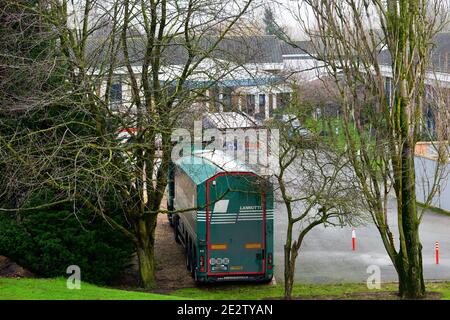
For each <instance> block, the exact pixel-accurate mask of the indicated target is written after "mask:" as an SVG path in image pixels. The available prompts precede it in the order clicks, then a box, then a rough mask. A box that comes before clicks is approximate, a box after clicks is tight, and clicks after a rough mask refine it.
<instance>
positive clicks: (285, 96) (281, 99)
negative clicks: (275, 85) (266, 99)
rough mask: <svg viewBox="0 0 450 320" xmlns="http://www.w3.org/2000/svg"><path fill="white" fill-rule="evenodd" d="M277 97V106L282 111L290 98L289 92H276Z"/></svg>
mask: <svg viewBox="0 0 450 320" xmlns="http://www.w3.org/2000/svg"><path fill="white" fill-rule="evenodd" d="M277 99H278V101H277V108H278V109H279V110H280V112H283V111H284V110H285V109H286V106H287V105H288V104H289V102H290V100H291V94H290V93H289V92H283V93H280V94H278V96H277Z"/></svg>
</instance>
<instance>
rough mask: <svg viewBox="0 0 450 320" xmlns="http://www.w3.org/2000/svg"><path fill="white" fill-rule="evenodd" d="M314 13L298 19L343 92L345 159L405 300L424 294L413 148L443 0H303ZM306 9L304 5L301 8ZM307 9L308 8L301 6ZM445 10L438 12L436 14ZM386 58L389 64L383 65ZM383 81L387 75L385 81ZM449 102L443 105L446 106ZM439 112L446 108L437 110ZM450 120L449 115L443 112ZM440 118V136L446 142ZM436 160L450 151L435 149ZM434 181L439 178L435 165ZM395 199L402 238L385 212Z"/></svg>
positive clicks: (420, 213) (421, 213)
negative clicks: (392, 194) (391, 197)
mask: <svg viewBox="0 0 450 320" xmlns="http://www.w3.org/2000/svg"><path fill="white" fill-rule="evenodd" d="M303 3H304V4H305V6H303V7H302V9H306V10H307V11H308V12H309V13H310V14H311V15H310V16H305V15H301V14H298V15H297V18H298V20H299V22H300V24H301V26H302V27H303V28H304V30H305V31H306V32H307V33H308V35H309V36H310V38H311V41H312V44H313V46H314V50H313V51H314V53H313V55H314V56H315V57H316V58H317V59H319V60H321V61H323V63H324V64H325V65H326V67H327V70H328V72H329V74H330V75H331V76H332V77H333V78H334V80H335V83H336V85H337V86H338V89H339V94H340V98H341V104H342V121H343V123H344V131H345V140H346V145H347V156H348V159H349V161H350V162H351V164H352V168H353V170H354V172H355V174H356V176H357V178H358V179H357V180H358V182H359V188H360V190H361V191H362V193H363V195H364V199H365V201H366V205H367V208H368V210H369V212H370V213H371V215H372V218H373V222H374V223H375V225H376V227H377V228H378V231H379V233H380V236H381V238H382V240H383V244H384V246H385V248H386V251H387V253H388V255H389V257H390V259H391V260H392V262H393V264H394V266H395V269H396V271H397V273H398V277H399V293H400V296H401V297H406V298H420V297H423V296H424V294H425V284H424V279H423V266H422V245H421V242H420V236H419V226H420V223H421V221H422V219H423V216H424V214H425V208H426V207H427V205H428V204H429V201H431V199H432V198H433V195H434V193H435V191H436V188H435V187H432V188H431V190H430V193H429V197H428V200H427V202H426V204H425V207H424V208H423V209H422V210H419V209H418V208H417V205H416V181H415V168H414V148H415V144H416V142H417V140H418V137H419V135H420V134H421V133H423V130H422V126H421V124H422V123H423V112H422V111H423V109H424V106H425V103H426V99H425V95H426V82H427V81H428V80H429V79H428V77H430V76H431V75H430V72H429V70H430V68H431V67H432V65H431V54H430V52H431V50H432V42H433V38H434V36H435V34H436V32H437V31H439V30H440V28H441V27H442V25H443V23H446V22H447V21H448V17H447V16H446V15H445V14H444V15H442V12H447V13H448V7H447V6H448V3H447V4H446V2H445V1H439V0H437V1H431V0H430V1H426V0H415V1H397V0H387V1H378V0H342V1H322V0H305V1H303ZM301 6H302V5H301ZM303 12H304V11H303ZM437 13H440V14H437ZM383 56H384V60H385V61H387V66H384V65H383V64H382V61H383ZM386 78H389V79H388V80H386ZM442 107H444V106H442ZM440 111H442V110H440ZM440 114H441V115H442V116H443V117H445V115H446V114H447V112H440ZM447 123H448V119H446V118H441V122H440V126H439V128H440V131H439V132H437V137H436V138H437V139H447V137H448V127H447ZM437 150H438V154H439V157H438V158H439V162H442V160H444V159H446V157H447V153H446V152H445V151H446V148H437ZM435 177H436V179H435V181H434V182H433V186H436V185H437V184H438V180H439V177H442V166H437V167H436V175H435ZM392 189H393V190H394V192H395V195H396V200H397V220H398V235H399V241H398V243H396V242H395V241H394V236H393V232H392V231H391V228H390V224H389V221H388V216H387V205H386V204H387V198H388V195H389V194H390V191H391V190H392Z"/></svg>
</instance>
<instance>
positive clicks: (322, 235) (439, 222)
mask: <svg viewBox="0 0 450 320" xmlns="http://www.w3.org/2000/svg"><path fill="white" fill-rule="evenodd" d="M388 215H389V221H390V225H391V229H392V230H393V231H394V232H395V231H396V203H395V199H391V200H390V202H389V212H388ZM286 217H287V215H286V209H285V207H284V205H283V204H282V203H277V205H276V210H275V215H274V219H275V220H274V224H275V264H276V266H275V278H276V280H277V281H278V282H283V269H284V268H283V261H284V252H283V251H284V247H283V246H284V241H285V239H286V225H287V221H286V220H287V219H286ZM351 233H352V228H351V227H350V226H348V227H344V228H341V227H327V228H324V227H323V226H319V227H317V228H316V229H314V230H312V231H311V232H310V233H309V234H308V236H307V237H306V238H305V240H304V242H303V247H302V248H301V249H300V253H299V257H298V258H297V263H296V275H295V279H296V281H297V282H302V283H339V282H365V281H367V278H368V277H369V274H368V273H367V268H368V267H369V266H370V265H377V266H379V267H380V270H381V281H382V282H389V281H397V275H396V272H395V269H394V267H393V265H392V263H391V261H390V259H389V257H388V255H387V254H386V251H385V249H384V246H383V243H382V241H381V238H380V236H379V233H378V231H377V230H376V228H375V227H374V226H373V225H370V224H368V225H366V226H359V227H357V228H356V235H357V249H356V251H352V244H351V243H352V242H351ZM395 239H398V236H395ZM436 240H438V241H439V246H440V264H439V265H436V262H435V242H436ZM421 241H422V245H423V264H424V276H425V278H426V279H427V280H450V216H445V215H442V214H438V213H435V212H432V211H427V213H426V214H425V217H424V218H423V221H422V224H421ZM397 243H398V241H397Z"/></svg>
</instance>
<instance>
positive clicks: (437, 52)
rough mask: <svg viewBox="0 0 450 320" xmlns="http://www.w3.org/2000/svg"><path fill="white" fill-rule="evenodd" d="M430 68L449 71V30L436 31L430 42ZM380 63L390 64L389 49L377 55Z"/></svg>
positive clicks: (437, 70)
mask: <svg viewBox="0 0 450 320" xmlns="http://www.w3.org/2000/svg"><path fill="white" fill-rule="evenodd" d="M431 58H432V69H433V71H436V72H444V73H449V72H450V32H441V33H438V34H437V35H436V36H435V38H434V39H433V42H432V49H431ZM379 62H380V64H382V65H390V64H391V55H390V52H389V50H383V51H382V52H381V53H380V55H379Z"/></svg>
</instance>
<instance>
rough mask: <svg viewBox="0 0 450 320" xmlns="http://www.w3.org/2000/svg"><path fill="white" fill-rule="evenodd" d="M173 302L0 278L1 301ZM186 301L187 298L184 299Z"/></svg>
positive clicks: (131, 293)
mask: <svg viewBox="0 0 450 320" xmlns="http://www.w3.org/2000/svg"><path fill="white" fill-rule="evenodd" d="M17 299H20V300H167V299H170V300H173V299H180V298H178V297H176V296H173V295H171V296H166V295H159V294H153V293H145V292H135V291H125V290H117V289H109V288H104V287H99V286H95V285H92V284H88V283H84V282H82V283H81V289H80V290H77V289H73V290H70V289H67V286H66V279H63V278H56V279H12V278H0V300H17ZM184 299H185V298H184Z"/></svg>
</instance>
